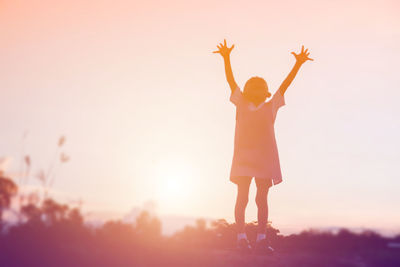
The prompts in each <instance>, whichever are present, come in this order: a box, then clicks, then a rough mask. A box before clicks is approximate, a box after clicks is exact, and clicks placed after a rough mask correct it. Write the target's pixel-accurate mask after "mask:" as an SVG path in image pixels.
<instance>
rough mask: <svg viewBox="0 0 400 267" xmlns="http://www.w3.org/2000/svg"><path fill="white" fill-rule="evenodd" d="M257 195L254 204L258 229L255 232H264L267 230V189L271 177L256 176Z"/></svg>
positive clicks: (270, 184)
mask: <svg viewBox="0 0 400 267" xmlns="http://www.w3.org/2000/svg"><path fill="white" fill-rule="evenodd" d="M255 180H256V185H257V195H256V204H257V208H258V212H257V220H258V229H257V232H258V233H260V234H265V233H266V230H267V222H268V200H267V199H268V191H269V188H270V187H271V186H272V183H271V179H262V178H256V179H255Z"/></svg>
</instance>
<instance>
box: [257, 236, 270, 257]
mask: <svg viewBox="0 0 400 267" xmlns="http://www.w3.org/2000/svg"><path fill="white" fill-rule="evenodd" d="M254 250H255V252H257V253H260V254H266V255H272V254H274V252H275V250H274V249H273V248H272V247H271V244H270V242H269V241H268V240H267V239H266V238H265V239H261V240H260V241H258V242H256V245H255V248H254Z"/></svg>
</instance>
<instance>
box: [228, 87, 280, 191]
mask: <svg viewBox="0 0 400 267" xmlns="http://www.w3.org/2000/svg"><path fill="white" fill-rule="evenodd" d="M230 101H231V102H232V103H233V104H235V106H236V127H235V142H234V152H233V160H232V167H231V173H230V180H231V181H232V182H233V183H237V179H238V177H239V176H249V177H257V178H263V179H272V181H273V184H274V185H277V184H279V183H281V182H282V173H281V167H280V163H279V155H278V148H277V145H276V140H275V130H274V124H275V118H276V114H277V111H278V109H279V108H280V107H281V106H284V105H285V98H284V96H283V95H281V93H280V92H279V91H277V92H276V93H275V94H274V95H273V96H272V98H271V100H270V101H268V102H264V103H261V104H260V105H259V106H257V107H256V106H255V105H254V104H253V103H251V102H249V101H248V100H247V99H245V98H244V96H243V94H242V92H241V91H240V88H239V87H238V88H237V89H236V90H234V92H233V93H232V94H231V97H230Z"/></svg>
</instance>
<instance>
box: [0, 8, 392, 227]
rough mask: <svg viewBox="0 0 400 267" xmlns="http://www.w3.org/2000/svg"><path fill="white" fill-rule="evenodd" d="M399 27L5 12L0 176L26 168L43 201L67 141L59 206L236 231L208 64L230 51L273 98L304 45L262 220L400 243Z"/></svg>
mask: <svg viewBox="0 0 400 267" xmlns="http://www.w3.org/2000/svg"><path fill="white" fill-rule="evenodd" d="M399 11H400V4H399V3H398V2H397V1H316V0H315V1H314V0H313V1H279V2H278V1H121V0H113V1H71V0H69V1H64V0H60V1H57V2H54V1H50V0H48V1H45V0H34V1H18V0H16V1H0V25H1V27H0V38H1V39H0V82H1V98H0V101H1V112H0V121H1V122H2V130H1V132H0V140H1V141H0V157H3V159H4V162H5V159H6V161H7V163H8V164H7V169H6V173H8V174H9V175H10V176H12V177H13V178H14V179H15V180H18V175H19V174H20V171H21V167H20V166H21V158H22V157H23V156H24V155H25V154H28V155H30V156H31V158H32V171H31V173H32V177H31V178H30V180H29V183H28V185H26V188H33V189H34V188H37V186H38V182H37V181H36V180H35V178H34V175H35V174H36V173H37V172H38V171H39V170H40V169H42V168H44V169H47V168H48V166H49V164H51V162H52V160H53V157H54V153H55V151H56V148H57V141H58V138H59V137H60V136H61V135H64V136H65V137H66V143H65V145H64V146H63V147H62V149H63V151H64V152H65V153H66V154H68V155H69V156H70V158H71V160H70V161H69V162H67V163H65V164H63V165H61V166H58V167H57V169H56V174H57V176H56V180H55V183H54V186H53V193H54V194H55V195H57V196H58V197H60V198H64V199H70V200H71V199H81V200H82V201H83V203H84V204H83V206H84V209H86V210H88V211H94V210H97V211H114V212H119V213H129V212H130V211H132V210H136V209H137V207H141V206H143V205H146V204H144V203H149V202H150V203H154V206H155V207H156V208H155V209H156V210H157V213H158V214H159V215H160V216H164V215H165V216H166V215H171V216H172V215H174V216H175V215H176V216H182V217H185V218H187V217H194V218H197V217H202V218H225V219H227V220H228V221H230V222H233V220H234V217H233V209H234V204H235V203H234V202H235V197H236V188H235V185H234V184H233V183H231V182H230V181H229V172H230V166H231V161H232V156H233V138H234V127H235V108H234V106H233V104H232V103H230V102H229V94H230V90H229V86H228V84H227V82H226V80H225V74H224V67H223V60H222V58H221V56H220V55H218V54H213V53H212V51H214V50H216V46H217V45H218V43H220V42H222V41H223V40H224V38H225V39H226V40H227V42H228V45H231V44H235V48H234V49H233V51H232V54H231V62H232V68H233V73H234V76H235V80H236V82H237V83H238V85H239V86H240V87H241V88H243V86H244V84H245V82H246V81H247V79H249V78H250V77H252V76H260V77H263V78H264V79H265V80H266V81H267V83H268V86H269V88H270V90H271V92H275V91H276V90H277V88H278V87H279V85H280V83H281V82H282V81H283V80H284V78H285V77H286V75H287V74H288V73H289V71H290V70H291V68H292V66H293V65H294V57H293V55H291V52H292V51H296V52H298V51H299V50H300V48H301V45H304V46H305V47H306V48H308V49H309V51H310V52H311V54H310V57H312V58H314V61H313V62H310V61H309V62H306V63H305V64H304V65H303V66H302V67H301V69H300V71H299V73H298V75H297V77H296V78H295V80H294V81H293V83H292V85H291V86H290V87H289V89H288V90H287V92H286V94H285V100H286V105H285V106H284V107H283V108H281V109H280V110H279V114H278V116H277V120H276V124H275V132H276V139H277V145H278V150H279V156H280V162H281V169H282V174H283V182H282V183H281V184H278V185H277V186H276V187H272V188H271V189H270V193H269V208H270V210H269V220H271V221H272V224H273V225H274V226H275V227H277V228H278V229H305V228H309V227H329V226H343V227H369V228H379V229H382V230H385V231H398V232H400V213H399V212H398V207H399V206H400V194H399V188H400V175H399V171H398V168H397V164H398V161H399V159H400V152H399V149H400V141H399V139H398V136H400V120H399V119H398V118H399V115H400V106H399V105H398V99H399V97H400V91H399V89H400V88H399V84H400V75H398V69H399V68H398V62H399V61H400V52H399V47H400V17H399V16H398V14H399ZM4 162H3V163H4ZM3 165H5V164H3ZM3 167H4V166H3ZM4 168H5V167H4ZM255 190H256V189H255V184H254V183H253V184H252V187H251V192H250V202H249V205H248V208H247V212H246V220H247V221H252V220H256V212H257V210H256V205H255V203H254V197H255Z"/></svg>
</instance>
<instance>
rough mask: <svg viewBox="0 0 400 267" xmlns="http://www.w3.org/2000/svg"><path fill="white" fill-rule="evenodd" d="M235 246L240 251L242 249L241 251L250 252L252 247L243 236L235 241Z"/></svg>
mask: <svg viewBox="0 0 400 267" xmlns="http://www.w3.org/2000/svg"><path fill="white" fill-rule="evenodd" d="M236 248H237V249H238V250H240V251H243V252H250V251H251V249H252V247H251V245H250V242H249V240H247V239H245V238H242V239H240V240H238V241H237V246H236Z"/></svg>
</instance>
